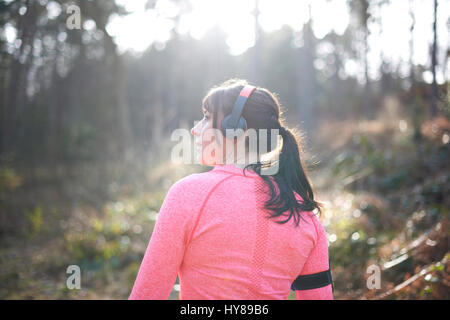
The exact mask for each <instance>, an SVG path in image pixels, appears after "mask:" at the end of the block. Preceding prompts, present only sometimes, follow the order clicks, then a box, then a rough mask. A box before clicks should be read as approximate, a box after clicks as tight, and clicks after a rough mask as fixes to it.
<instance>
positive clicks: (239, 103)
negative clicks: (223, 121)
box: [228, 85, 256, 128]
mask: <svg viewBox="0 0 450 320" xmlns="http://www.w3.org/2000/svg"><path fill="white" fill-rule="evenodd" d="M255 90H256V87H255V86H252V85H246V86H244V88H242V90H241V92H240V93H239V96H238V98H237V99H236V102H235V103H234V107H233V111H232V112H231V115H230V120H229V122H228V123H229V124H230V125H231V126H232V128H236V127H237V125H238V123H239V119H240V118H241V115H242V110H244V106H245V103H246V102H247V100H248V98H250V95H251V94H252V92H253V91H255Z"/></svg>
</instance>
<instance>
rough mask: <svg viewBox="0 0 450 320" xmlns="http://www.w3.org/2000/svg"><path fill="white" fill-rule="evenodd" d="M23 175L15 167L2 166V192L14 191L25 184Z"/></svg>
mask: <svg viewBox="0 0 450 320" xmlns="http://www.w3.org/2000/svg"><path fill="white" fill-rule="evenodd" d="M23 181H24V179H23V177H22V176H21V175H19V174H18V173H17V171H16V170H15V169H14V168H11V167H8V166H0V193H1V192H5V191H14V190H15V189H16V188H18V187H20V186H21V185H22V184H23Z"/></svg>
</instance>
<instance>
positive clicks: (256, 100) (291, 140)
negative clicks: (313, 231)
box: [202, 78, 321, 226]
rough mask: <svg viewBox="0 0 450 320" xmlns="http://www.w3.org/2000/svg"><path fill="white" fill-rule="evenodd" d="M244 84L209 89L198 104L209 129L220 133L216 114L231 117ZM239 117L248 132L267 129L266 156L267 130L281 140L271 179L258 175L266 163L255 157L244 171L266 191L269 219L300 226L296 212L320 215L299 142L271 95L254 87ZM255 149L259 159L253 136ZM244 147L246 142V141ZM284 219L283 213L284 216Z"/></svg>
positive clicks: (234, 81)
mask: <svg viewBox="0 0 450 320" xmlns="http://www.w3.org/2000/svg"><path fill="white" fill-rule="evenodd" d="M247 84H248V82H247V81H246V80H243V79H237V78H233V79H230V80H227V81H225V82H223V83H222V84H220V85H219V86H215V87H213V88H212V89H211V90H209V92H208V93H207V95H206V96H205V98H204V99H203V102H202V109H203V110H207V111H209V112H210V113H211V114H212V115H213V123H212V127H213V128H216V129H220V123H218V114H219V113H221V114H222V115H223V116H226V115H228V114H230V113H231V111H232V109H233V106H234V103H235V101H236V99H237V97H238V95H239V93H240V92H241V90H242V88H243V87H244V86H245V85H247ZM242 116H243V117H244V118H245V119H246V121H247V127H248V129H251V128H253V129H256V130H257V132H258V129H269V130H268V131H267V142H266V143H267V144H266V145H267V152H271V151H273V150H274V149H275V148H276V147H277V146H273V145H272V144H271V141H272V137H271V130H270V129H278V130H279V133H280V135H281V137H282V139H283V146H282V148H281V151H280V154H279V163H278V166H279V167H278V171H277V173H276V174H274V175H272V176H268V175H262V174H261V168H265V167H267V166H270V163H263V162H261V161H260V158H259V157H258V161H257V163H251V164H249V165H247V166H246V167H245V168H244V172H245V170H252V171H254V172H256V173H258V174H259V175H260V177H261V178H262V179H263V180H264V181H265V182H266V184H267V186H268V187H269V190H270V192H269V194H270V198H269V200H267V202H266V203H265V208H266V209H268V210H269V211H270V212H271V214H270V217H271V218H277V217H280V216H285V217H286V219H284V220H281V221H280V220H278V221H277V222H278V223H286V222H288V221H289V220H290V219H291V218H293V219H294V221H295V224H296V225H297V226H298V224H299V222H300V218H301V215H300V211H314V210H315V209H317V210H318V211H319V212H321V209H320V204H319V203H318V202H316V201H315V200H314V194H313V191H312V188H311V185H310V183H309V181H308V178H307V176H306V173H305V170H304V169H303V167H304V166H303V165H302V160H301V158H300V151H299V150H300V146H299V138H298V137H297V134H296V133H295V132H294V130H292V129H289V128H287V127H286V126H285V125H284V121H283V120H282V119H281V117H282V110H281V106H280V103H279V102H278V99H277V97H276V96H275V94H273V93H271V92H270V91H269V90H267V89H265V88H260V87H257V89H256V90H255V91H254V92H253V93H252V94H251V96H250V98H249V99H248V100H247V102H246V104H245V107H244V110H243V112H242ZM257 139H258V142H257V148H258V150H257V151H258V155H259V139H260V136H259V134H257ZM246 146H247V147H248V141H246ZM271 178H273V180H274V181H275V183H276V184H277V186H278V189H279V193H277V192H276V188H275V185H274V183H273V180H272V179H271ZM294 191H295V192H296V193H297V194H299V195H300V196H301V197H302V199H303V201H300V202H299V201H297V199H296V197H295V194H294ZM288 211H289V213H288V215H287V216H286V212H288Z"/></svg>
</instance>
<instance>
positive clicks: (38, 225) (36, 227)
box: [25, 205, 44, 238]
mask: <svg viewBox="0 0 450 320" xmlns="http://www.w3.org/2000/svg"><path fill="white" fill-rule="evenodd" d="M25 216H26V217H27V218H28V222H29V224H30V231H29V234H28V236H29V237H30V238H32V237H34V236H36V235H37V234H39V233H40V232H41V231H42V229H43V225H44V217H43V209H42V207H41V206H40V205H38V206H36V207H35V208H34V209H33V210H31V211H25Z"/></svg>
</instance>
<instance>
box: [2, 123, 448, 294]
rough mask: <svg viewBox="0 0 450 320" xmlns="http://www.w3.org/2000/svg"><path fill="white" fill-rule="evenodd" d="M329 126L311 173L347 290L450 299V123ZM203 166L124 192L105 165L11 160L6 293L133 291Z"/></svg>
mask: <svg viewBox="0 0 450 320" xmlns="http://www.w3.org/2000/svg"><path fill="white" fill-rule="evenodd" d="M318 132H320V133H321V134H320V136H318V137H315V141H317V142H316V143H315V146H314V148H313V149H312V150H310V152H311V154H312V155H313V156H314V157H313V159H319V161H318V163H316V164H315V165H314V167H313V169H311V170H310V179H311V181H312V182H313V188H314V190H315V193H316V198H317V200H319V201H321V202H322V203H323V204H324V207H323V212H322V215H321V221H322V223H323V224H324V227H325V229H326V231H327V234H328V241H329V252H330V260H331V265H332V274H333V280H334V286H335V292H334V294H335V298H336V299H449V298H450V294H449V293H450V290H449V289H450V276H449V273H450V263H449V261H448V260H449V259H450V250H449V247H450V246H449V225H448V218H449V217H448V212H449V208H450V161H449V159H450V143H449V142H448V140H449V134H450V123H449V122H448V121H447V120H445V119H437V120H435V121H433V122H430V123H426V124H424V126H423V128H422V133H423V138H422V140H421V141H420V142H417V141H414V140H413V130H412V129H411V128H410V127H409V125H408V123H407V122H406V121H404V120H401V119H392V120H391V121H390V122H389V123H388V122H386V121H373V122H361V123H359V124H358V125H355V124H354V123H346V122H340V123H333V124H327V125H326V126H325V127H323V128H321V130H319V131H318ZM201 170H205V168H201V167H199V166H176V165H173V164H164V165H161V166H159V167H155V166H153V167H151V169H149V170H147V171H146V175H144V179H145V180H146V181H148V183H143V184H140V185H137V184H130V185H117V184H113V185H109V186H108V190H113V191H112V194H114V196H108V197H105V198H102V197H96V195H95V190H96V187H94V186H95V181H94V180H96V176H95V174H94V173H95V168H94V169H89V168H88V167H83V168H79V169H78V171H74V172H73V173H72V175H73V179H71V180H68V179H65V180H64V182H63V183H61V182H58V183H55V182H54V181H52V180H51V179H47V180H46V177H47V176H46V174H45V171H42V172H38V178H37V181H38V184H36V181H34V183H31V182H29V181H28V180H27V179H26V178H24V176H25V174H23V173H22V172H21V171H20V170H17V169H15V168H14V167H13V166H10V167H3V168H1V169H0V182H1V185H2V190H1V193H2V198H1V200H2V202H1V204H0V226H1V227H0V236H1V242H0V283H1V286H0V298H1V299H126V298H127V297H128V295H129V293H130V290H131V288H132V285H133V282H134V280H135V277H136V274H137V271H138V268H139V264H140V262H141V259H142V256H143V253H144V251H145V248H146V246H147V244H148V240H149V237H150V235H151V231H152V228H153V226H154V223H155V221H156V218H157V213H158V210H159V208H160V206H161V203H162V201H163V200H164V197H165V194H166V192H167V189H168V188H169V186H170V185H172V184H173V183H174V182H175V181H176V180H178V179H179V178H181V177H183V176H185V175H187V174H190V173H193V172H199V171H201ZM205 171H206V170H205ZM87 177H88V178H90V179H91V180H92V181H91V182H92V188H88V187H86V183H85V181H86V179H87ZM141 179H142V178H141ZM69 181H70V183H69ZM37 186H38V187H37ZM161 186H162V187H161ZM69 265H78V266H79V267H80V269H81V270H82V278H81V289H79V290H69V289H68V288H67V285H66V280H67V277H68V276H69V275H68V274H67V273H66V270H67V267H68V266H69ZM377 268H378V270H379V271H380V281H379V287H377V284H378V283H377V282H376V281H375V282H373V281H372V280H373V278H370V277H371V275H372V274H373V272H374V271H373V270H377ZM371 279H372V280H371ZM369 282H370V283H372V284H373V285H375V288H373V287H371V288H368V285H367V284H368V283H369ZM177 290H178V287H177V286H175V287H174V290H173V292H172V294H171V297H170V299H177V297H178V291H177ZM293 298H295V297H294V296H293V294H291V295H290V296H289V299H293Z"/></svg>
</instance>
